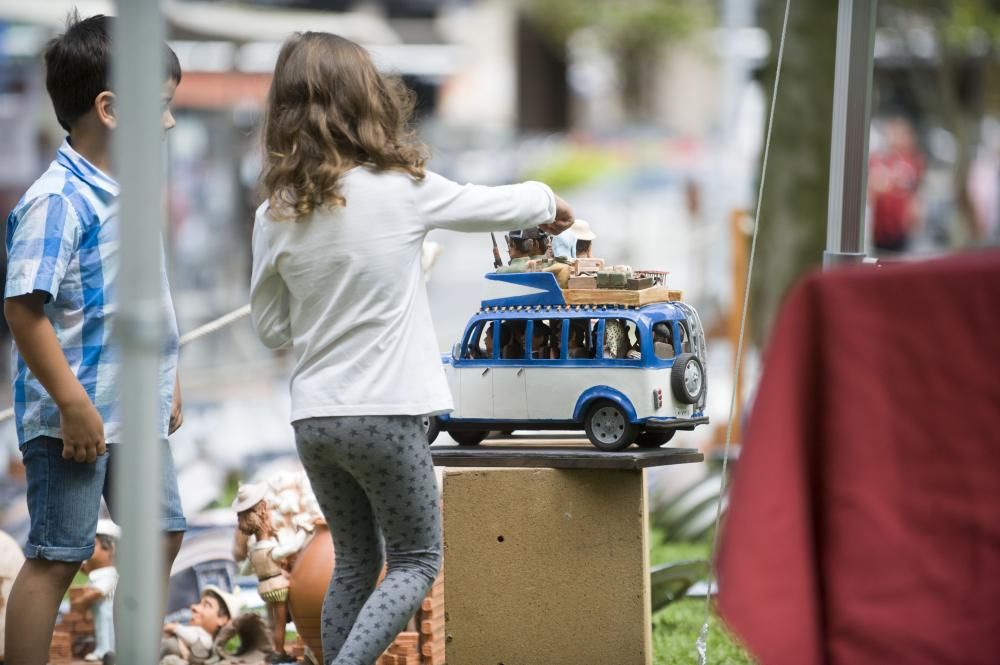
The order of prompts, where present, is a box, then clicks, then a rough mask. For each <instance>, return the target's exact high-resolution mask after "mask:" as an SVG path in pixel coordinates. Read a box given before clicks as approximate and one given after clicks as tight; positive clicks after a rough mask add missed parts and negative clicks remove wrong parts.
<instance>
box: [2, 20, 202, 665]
mask: <svg viewBox="0 0 1000 665" xmlns="http://www.w3.org/2000/svg"><path fill="white" fill-rule="evenodd" d="M112 21H113V19H111V18H108V17H105V16H93V17H91V18H88V19H86V20H82V21H80V20H78V19H77V18H76V17H73V18H71V20H70V23H69V25H68V26H67V29H66V33H65V34H63V35H61V36H59V37H57V38H56V39H54V40H52V41H51V42H50V43H49V44H48V46H47V47H46V49H45V69H46V80H45V83H46V87H47V88H48V92H49V96H50V97H51V99H52V105H53V107H54V108H55V112H56V117H57V118H58V120H59V124H60V125H61V126H62V127H63V128H64V129H65V130H66V131H67V132H68V133H69V136H68V138H67V140H66V141H64V142H63V144H62V146H61V147H60V148H59V151H58V154H57V156H56V159H55V161H54V162H52V164H51V165H50V166H49V169H48V171H46V172H45V173H44V174H43V175H42V176H41V177H40V178H39V179H38V180H37V181H35V183H34V184H33V185H32V186H31V187H30V188H29V189H28V191H27V193H26V194H25V195H24V197H23V198H22V199H21V201H20V202H19V203H18V205H17V207H16V208H15V209H14V211H13V212H11V214H10V216H9V217H8V219H7V250H8V257H9V258H8V268H7V281H6V288H5V293H4V295H5V298H6V300H5V302H4V313H5V315H6V317H7V323H8V325H9V326H10V329H11V332H12V333H13V336H14V342H15V353H14V361H15V371H14V376H13V392H14V408H15V419H16V426H17V435H18V444H19V445H20V449H21V454H22V456H23V459H24V464H25V468H26V475H27V481H28V512H29V516H30V518H31V529H30V532H29V535H28V542H27V545H26V546H25V555H26V556H27V559H28V560H27V562H26V563H25V565H24V567H23V568H22V569H21V571H20V573H19V574H18V577H17V580H16V581H15V583H14V588H13V590H12V592H11V596H10V599H9V606H8V620H7V626H6V634H7V654H6V656H7V662H10V663H18V665H44V663H46V661H47V659H48V649H49V643H50V641H51V638H52V629H53V624H54V622H55V617H56V612H57V610H58V607H59V602H60V600H61V599H62V597H63V594H64V593H65V592H66V589H67V588H68V587H69V585H70V582H71V581H72V579H73V576H74V575H75V574H76V572H77V570H78V569H79V567H80V562H81V561H85V560H87V559H88V558H89V557H90V556H91V553H92V552H93V549H94V535H95V532H96V527H97V516H98V510H99V507H100V500H101V495H102V494H103V495H104V497H105V500H106V501H107V502H108V504H109V506H110V507H111V508H112V509H113V501H111V499H112V497H111V495H110V492H109V490H110V486H111V482H110V481H111V472H110V470H109V469H110V466H111V465H113V464H114V459H115V451H114V449H115V447H116V446H119V445H128V442H126V441H122V440H121V432H120V418H119V414H118V413H117V402H118V397H117V393H118V390H119V385H118V380H119V379H118V375H119V371H120V365H119V363H120V356H119V354H118V350H117V349H116V348H115V345H114V339H113V337H112V335H113V333H112V328H113V327H114V323H115V321H114V315H115V310H116V290H117V289H116V280H117V271H118V263H119V260H118V218H117V208H118V206H117V199H118V183H117V182H116V181H115V180H114V178H113V177H112V175H110V174H111V173H112V172H113V164H112V163H111V135H112V133H113V130H114V128H115V125H116V123H117V121H116V108H115V93H114V92H113V91H112V90H111V87H110V85H109V79H110V73H111V40H110V38H109V35H110V33H111V32H112ZM167 62H168V68H167V69H168V71H167V73H166V77H165V79H166V80H165V83H164V86H163V102H164V111H163V118H162V121H163V128H164V130H168V129H170V128H172V127H173V126H174V119H173V117H172V116H171V114H170V111H169V110H168V109H167V105H168V104H169V102H170V100H171V98H172V97H173V93H174V90H175V89H176V87H177V84H178V83H179V82H180V79H181V73H180V65H179V64H178V61H177V56H176V55H174V53H173V52H172V51H170V50H169V49H167ZM149 157H150V159H159V157H160V156H159V155H150V156H149ZM160 271H161V273H162V274H163V276H164V277H163V279H162V284H163V298H162V301H163V303H164V313H163V321H164V325H165V327H166V328H167V330H166V331H165V333H164V335H165V340H166V341H165V344H164V348H163V352H162V356H161V362H160V399H161V413H162V418H161V420H162V422H161V434H162V438H163V439H164V443H163V445H162V447H161V448H162V453H161V454H162V456H163V463H162V474H163V479H162V483H163V499H162V508H161V511H162V516H161V517H162V519H163V522H162V528H163V530H164V532H165V543H164V549H165V563H166V569H165V570H164V578H163V579H164V581H166V579H167V576H168V571H169V570H170V566H171V564H172V562H173V560H174V557H175V556H176V555H177V550H178V549H179V548H180V543H181V538H182V535H183V532H184V530H185V528H186V522H185V520H184V515H183V513H182V511H181V504H180V497H179V496H178V493H177V478H176V474H175V472H174V467H173V460H172V458H171V455H170V449H169V447H168V446H167V444H166V442H165V441H166V437H167V434H168V433H170V432H173V430H175V429H176V428H177V427H178V426H179V425H180V422H181V409H180V404H181V403H180V392H179V390H177V386H176V385H175V382H176V367H177V347H178V339H177V327H176V321H175V319H174V314H173V305H172V304H171V301H170V294H169V292H168V290H167V282H166V274H165V272H163V266H162V265H161V266H160Z"/></svg>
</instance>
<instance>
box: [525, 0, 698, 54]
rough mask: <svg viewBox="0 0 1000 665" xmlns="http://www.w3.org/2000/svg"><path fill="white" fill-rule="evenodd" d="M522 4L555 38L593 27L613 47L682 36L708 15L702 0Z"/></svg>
mask: <svg viewBox="0 0 1000 665" xmlns="http://www.w3.org/2000/svg"><path fill="white" fill-rule="evenodd" d="M524 6H525V10H526V11H527V13H528V15H529V16H531V17H533V18H534V19H535V20H536V21H537V22H538V24H539V25H541V26H542V27H543V28H544V29H545V30H546V31H547V32H548V33H549V34H550V35H552V37H554V38H555V39H557V40H560V41H562V40H565V39H566V38H567V37H569V36H570V35H571V34H573V33H574V32H575V31H577V30H579V29H581V28H586V27H594V28H598V29H599V30H600V34H601V35H602V37H603V38H604V39H605V40H606V41H607V46H608V47H609V48H610V49H612V50H615V51H625V50H630V49H633V48H637V47H639V48H642V47H647V46H653V45H655V44H658V43H660V42H662V41H665V40H668V39H675V38H681V37H684V36H686V35H688V34H690V33H691V32H693V31H694V30H695V29H696V28H698V27H700V26H703V25H706V24H707V23H708V22H709V20H710V18H711V8H710V6H711V5H710V3H706V2H703V1H702V0H524Z"/></svg>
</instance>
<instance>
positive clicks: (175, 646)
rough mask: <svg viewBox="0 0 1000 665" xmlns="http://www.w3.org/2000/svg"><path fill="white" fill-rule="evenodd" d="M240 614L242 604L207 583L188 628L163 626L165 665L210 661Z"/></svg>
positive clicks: (162, 658)
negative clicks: (223, 632)
mask: <svg viewBox="0 0 1000 665" xmlns="http://www.w3.org/2000/svg"><path fill="white" fill-rule="evenodd" d="M239 613H240V602H239V601H238V600H237V598H236V596H234V595H233V594H231V593H229V592H227V591H224V590H223V589H222V588H221V587H218V586H216V585H214V584H206V585H205V587H204V588H203V589H202V591H201V600H200V601H199V602H197V603H195V604H194V605H192V606H191V621H190V622H189V623H188V624H186V625H182V624H177V623H168V624H166V625H165V626H164V627H163V642H162V644H161V647H160V657H161V660H160V663H161V665H179V664H181V663H190V664H191V665H200V664H201V663H206V662H210V659H211V658H212V651H213V646H214V644H215V639H216V637H217V636H218V635H219V632H220V631H221V630H222V629H223V627H224V626H226V625H228V624H229V623H230V622H231V621H233V620H234V619H235V618H236V617H238V616H239Z"/></svg>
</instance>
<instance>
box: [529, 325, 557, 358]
mask: <svg viewBox="0 0 1000 665" xmlns="http://www.w3.org/2000/svg"><path fill="white" fill-rule="evenodd" d="M551 335H552V330H551V328H549V326H548V324H546V323H545V322H543V321H535V325H534V326H533V327H532V332H531V357H532V358H533V359H535V360H549V359H550V358H551V355H550V354H551V348H550V342H549V340H550V338H551ZM556 357H558V356H556Z"/></svg>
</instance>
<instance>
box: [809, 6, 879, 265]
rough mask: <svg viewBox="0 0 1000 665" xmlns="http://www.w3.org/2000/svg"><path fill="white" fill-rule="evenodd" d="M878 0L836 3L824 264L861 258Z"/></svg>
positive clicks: (862, 256)
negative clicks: (835, 50)
mask: <svg viewBox="0 0 1000 665" xmlns="http://www.w3.org/2000/svg"><path fill="white" fill-rule="evenodd" d="M877 4H878V3H877V0H840V4H839V6H838V8H837V54H836V70H835V72H834V81H833V127H832V131H831V133H830V192H829V205H828V208H827V229H826V251H825V252H824V253H823V265H824V266H825V267H830V266H834V265H838V264H843V263H858V262H861V261H863V260H864V258H865V200H866V197H867V192H868V131H869V129H868V128H869V123H870V120H871V97H872V65H873V63H874V60H875V10H876V5H877Z"/></svg>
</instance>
